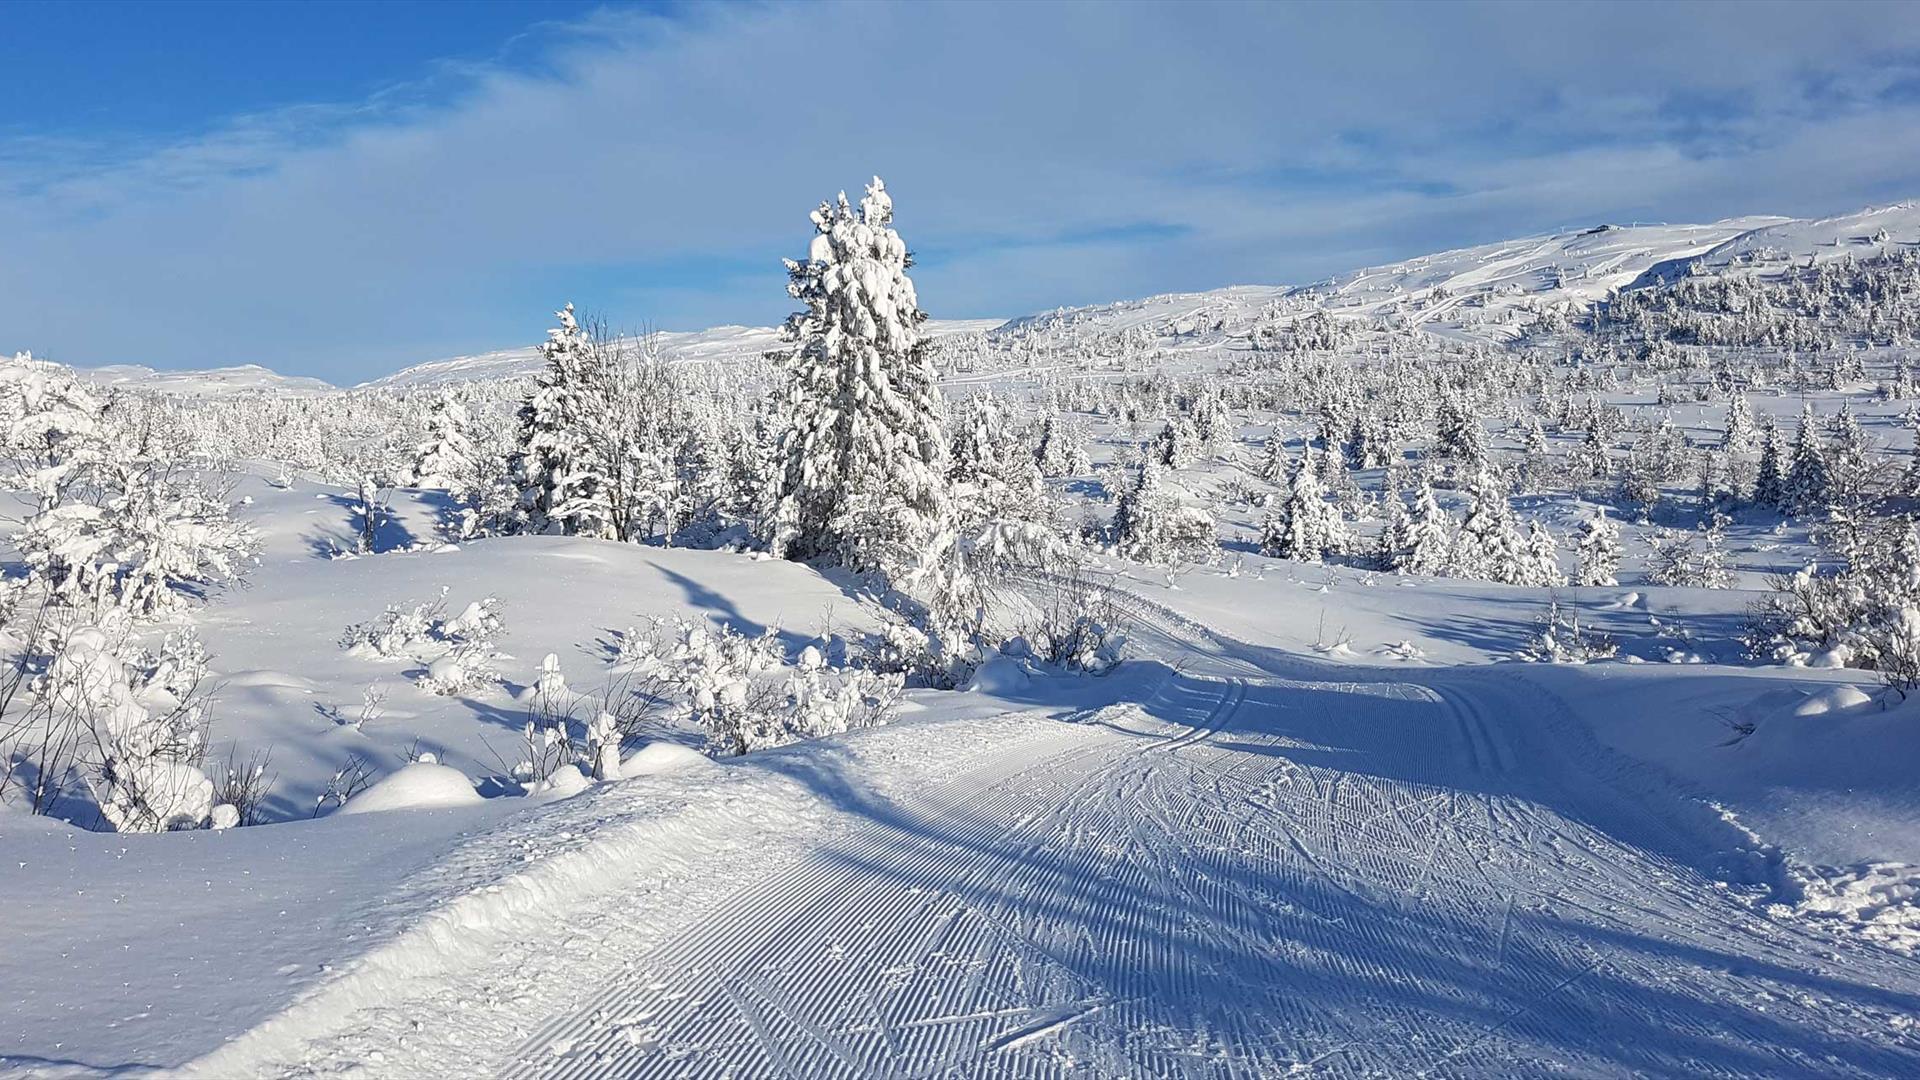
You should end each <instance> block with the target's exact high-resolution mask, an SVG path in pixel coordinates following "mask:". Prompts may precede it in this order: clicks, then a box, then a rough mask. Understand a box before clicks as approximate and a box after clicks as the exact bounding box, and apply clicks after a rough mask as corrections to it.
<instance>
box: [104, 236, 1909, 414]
mask: <svg viewBox="0 0 1920 1080" xmlns="http://www.w3.org/2000/svg"><path fill="white" fill-rule="evenodd" d="M1891 245H1902V246H1920V202H1902V203H1896V204H1893V205H1890V206H1881V207H1870V208H1867V209H1864V210H1860V211H1857V212H1855V213H1851V214H1842V215H1837V216H1833V217H1825V218H1787V217H1774V216H1764V215H1761V216H1749V217H1738V218H1729V219H1727V220H1724V221H1717V222H1712V223H1710V224H1704V225H1663V224H1661V225H1640V224H1636V225H1597V226H1594V227H1591V228H1586V229H1579V230H1574V231H1569V232H1560V233H1551V234H1544V235H1539V236H1531V237H1523V238H1520V239H1516V240H1505V241H1500V242H1497V243H1491V244H1482V245H1478V246H1474V247H1467V248H1459V249H1455V250H1451V251H1442V252H1436V253H1433V254H1430V255H1421V256H1418V257H1416V258H1412V259H1406V260H1402V261H1400V262H1396V263H1389V264H1385V265H1382V266H1374V267H1366V268H1363V269H1359V270H1354V271H1351V272H1349V273H1346V274H1341V275H1337V276H1335V277H1332V278H1329V279H1327V280H1324V281H1321V282H1316V283H1313V284H1309V285H1300V286H1281V285H1236V286H1230V287H1227V288H1223V289H1214V290H1211V291H1207V292H1194V293H1168V294H1164V295H1160V296H1153V297H1146V298H1143V299H1137V300H1122V301H1115V302H1113V303H1107V304H1096V305H1089V306H1084V307H1076V308H1059V309H1055V310H1053V311H1046V312H1039V313H1035V314H1031V315H1025V316H1021V317H1018V318H1014V319H1009V320H1006V321H1004V322H1002V321H998V320H991V319H972V320H934V321H932V322H931V323H929V329H930V331H931V332H932V333H933V334H934V335H935V336H936V337H942V336H947V335H951V334H985V335H988V336H995V337H1004V336H1021V335H1025V336H1038V337H1046V338H1064V339H1067V340H1071V339H1072V338H1073V337H1076V336H1082V335H1098V334H1128V333H1130V334H1134V335H1138V336H1143V337H1145V338H1147V339H1150V340H1160V341H1167V342H1181V341H1185V342H1188V343H1191V344H1205V343H1206V342H1207V341H1209V340H1220V339H1225V338H1229V337H1232V336H1234V335H1236V334H1238V335H1244V334H1245V333H1247V332H1248V331H1249V329H1250V328H1252V327H1254V326H1257V325H1259V324H1261V323H1263V322H1267V321H1271V320H1272V319H1273V318H1275V317H1276V316H1278V317H1285V316H1286V315H1288V314H1294V315H1304V314H1308V313H1311V312H1315V311H1324V312H1326V313H1328V314H1330V315H1334V316H1345V317H1367V316H1374V315H1383V314H1388V313H1397V314H1399V315H1402V316H1404V317H1405V318H1406V319H1407V320H1408V321H1409V322H1410V323H1412V324H1413V325H1416V326H1418V327H1420V328H1421V329H1424V330H1427V331H1430V332H1433V333H1436V334H1441V335H1445V336H1455V337H1464V338H1468V339H1481V340H1489V341H1498V340H1504V339H1508V338H1511V337H1513V336H1515V335H1517V334H1518V333H1519V332H1520V328H1521V326H1522V325H1523V323H1524V321H1525V318H1526V315H1527V312H1528V311H1529V310H1531V309H1533V308H1537V307H1538V306H1540V305H1542V304H1568V305H1575V306H1585V305H1590V304H1593V303H1595V302H1597V301H1599V300H1601V299H1603V298H1604V297H1605V296H1606V295H1607V293H1608V292H1610V291H1611V290H1614V289H1626V288H1646V287H1658V286H1659V285H1662V284H1665V283H1667V282H1670V281H1672V280H1675V279H1676V278H1678V277H1680V276H1684V275H1686V274H1689V273H1708V274H1713V273H1767V272H1769V269H1770V268H1773V269H1778V268H1780V267H1783V266H1785V265H1787V264H1794V263H1797V264H1804V263H1806V262H1808V261H1809V260H1811V261H1824V260H1827V259H1834V258H1841V257H1845V256H1847V255H1849V254H1851V255H1855V256H1865V255H1868V254H1871V253H1872V252H1873V251H1875V250H1876V249H1879V248H1883V247H1888V246H1891ZM777 343H778V331H777V330H776V329H775V328H773V327H750V326H719V327H714V328H712V329H708V330H698V331H687V332H669V333H662V334H660V335H659V344H660V348H661V351H662V353H663V354H664V355H665V356H666V357H667V358H668V359H669V360H676V361H688V362H701V361H708V362H720V363H724V362H727V361H729V360H732V359H739V358H746V357H753V356H757V355H759V354H761V353H764V352H766V351H768V350H769V349H772V348H774V347H775V345H776V344H777ZM539 366H540V355H539V350H538V348H537V347H535V346H522V347H519V348H509V349H502V350H499V351H496V352H488V353H478V354H474V355H470V356H456V357H448V358H445V359H440V360H432V361H428V362H426V363H422V364H415V365H413V366H411V367H407V368H403V369H401V370H399V371H396V372H394V373H393V374H391V375H385V376H382V377H380V378H378V379H373V380H370V381H368V382H365V383H361V384H360V387H362V388H369V389H375V388H385V389H410V388H419V387H428V386H438V385H444V384H447V383H457V382H466V381H472V380H485V379H502V378H514V377H521V376H526V375H530V374H532V373H533V372H535V371H537V370H538V369H539ZM82 374H83V375H85V376H86V377H88V378H91V379H93V380H95V381H96V382H99V383H102V384H104V385H119V386H139V387H143V388H146V389H151V390H156V391H160V392H164V393H177V394H191V395H201V396H218V395H223V394H234V393H245V392H250V391H262V390H275V391H279V392H292V393H320V392H325V391H327V390H331V389H334V387H332V386H330V385H329V384H328V383H326V382H324V381H322V380H320V379H314V378H305V377H299V376H287V375H280V374H278V373H275V372H273V371H271V370H269V369H267V368H264V367H260V366H258V365H251V364H249V365H242V366H238V367H225V368H215V369H211V370H205V371H155V370H153V369H151V368H145V367H140V366H137V365H115V366H112V367H103V368H92V369H82Z"/></svg>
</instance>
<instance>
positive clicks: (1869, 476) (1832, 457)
mask: <svg viewBox="0 0 1920 1080" xmlns="http://www.w3.org/2000/svg"><path fill="white" fill-rule="evenodd" d="M1830 431H1831V433H1832V441H1831V442H1830V443H1829V444H1828V445H1827V448H1826V454H1825V458H1826V464H1827V494H1828V498H1827V501H1828V505H1830V506H1831V507H1833V508H1834V509H1835V510H1837V511H1839V512H1841V513H1844V514H1850V515H1854V516H1864V515H1865V513H1866V512H1867V503H1868V502H1869V501H1870V500H1871V499H1872V498H1873V496H1874V495H1875V489H1876V488H1877V487H1878V485H1877V484H1876V482H1875V481H1876V479H1877V477H1878V476H1879V475H1880V474H1881V472H1882V470H1881V469H1880V468H1879V467H1877V466H1876V464H1875V462H1874V460H1873V456H1872V450H1871V448H1870V447H1869V445H1868V443H1867V435H1866V432H1864V431H1862V430H1861V429H1860V421H1859V420H1858V419H1857V418H1856V417H1855V416H1854V415H1853V409H1852V407H1851V406H1849V405H1848V404H1847V403H1846V402H1844V401H1842V402H1841V403H1840V411H1839V412H1837V413H1835V414H1834V417H1833V421H1832V423H1831V425H1830Z"/></svg>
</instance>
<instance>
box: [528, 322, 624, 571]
mask: <svg viewBox="0 0 1920 1080" xmlns="http://www.w3.org/2000/svg"><path fill="white" fill-rule="evenodd" d="M555 317H556V318H557V319H558V320H559V323H560V324H559V325H558V326H556V327H554V328H553V329H550V330H548V331H547V340H546V343H545V344H543V345H542V346H541V347H540V354H541V358H542V360H544V361H545V364H546V366H545V367H544V368H542V369H541V371H540V374H539V375H537V376H535V377H534V383H533V392H532V393H531V394H529V395H528V396H527V398H526V400H525V401H524V402H523V403H522V404H521V406H520V414H519V420H520V434H519V440H518V444H517V446H516V448H515V451H514V456H513V472H514V475H515V477H516V480H517V483H518V485H519V488H520V509H519V525H520V529H521V531H524V532H532V533H544V532H561V533H566V534H568V535H584V536H602V535H606V533H607V531H608V526H607V521H606V507H605V503H604V500H603V495H604V492H603V488H602V484H601V477H600V476H599V473H598V470H597V468H596V466H597V463H596V462H594V461H593V460H592V459H591V456H590V455H589V453H588V451H587V448H586V447H585V446H584V445H583V434H584V432H585V431H586V429H587V425H588V417H589V415H590V414H591V412H592V411H593V410H592V407H591V404H590V402H589V398H590V396H591V395H593V394H594V393H595V392H596V384H597V383H598V382H599V381H600V379H601V374H602V372H601V369H602V367H603V366H604V363H605V359H606V358H605V356H604V355H603V354H602V351H601V350H600V349H599V348H598V347H597V343H596V342H595V340H594V335H592V334H591V333H589V332H588V330H586V329H584V328H582V327H581V326H580V323H579V320H578V319H577V318H576V317H575V316H574V312H573V305H572V304H568V305H567V306H566V307H564V308H561V309H560V310H559V311H558V312H556V313H555Z"/></svg>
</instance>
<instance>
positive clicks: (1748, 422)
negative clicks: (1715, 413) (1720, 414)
mask: <svg viewBox="0 0 1920 1080" xmlns="http://www.w3.org/2000/svg"><path fill="white" fill-rule="evenodd" d="M1753 438H1754V427H1753V409H1752V407H1750V406H1749V405H1748V404H1747V395H1746V394H1744V393H1741V392H1740V391H1737V390H1736V391H1734V393H1733V396H1732V397H1731V398H1729V399H1728V401H1727V429H1726V432H1725V433H1724V434H1723V435H1721V437H1720V449H1722V450H1725V451H1726V452H1727V453H1729V454H1744V453H1746V452H1747V451H1749V450H1751V449H1753Z"/></svg>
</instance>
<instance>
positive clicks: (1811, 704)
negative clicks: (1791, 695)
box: [1793, 686, 1873, 716]
mask: <svg viewBox="0 0 1920 1080" xmlns="http://www.w3.org/2000/svg"><path fill="white" fill-rule="evenodd" d="M1871 704H1873V699H1872V698H1871V697H1868V696H1867V694H1866V693H1865V692H1864V691H1862V690H1861V689H1860V688H1859V687H1857V686H1830V687H1828V688H1827V689H1825V690H1822V691H1820V692H1819V693H1817V694H1812V695H1810V696H1808V697H1807V698H1806V699H1805V700H1803V701H1801V702H1800V703H1799V704H1798V705H1795V706H1794V707H1793V715H1794V716H1825V715H1826V714H1828V713H1831V712H1843V711H1845V710H1848V709H1857V708H1859V707H1861V706H1862V705H1871Z"/></svg>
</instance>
